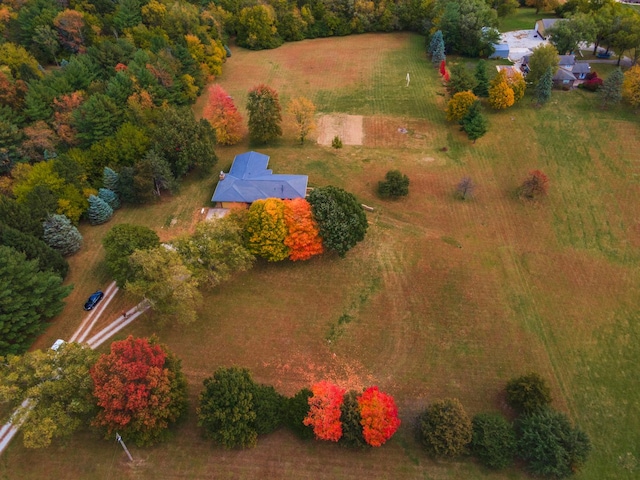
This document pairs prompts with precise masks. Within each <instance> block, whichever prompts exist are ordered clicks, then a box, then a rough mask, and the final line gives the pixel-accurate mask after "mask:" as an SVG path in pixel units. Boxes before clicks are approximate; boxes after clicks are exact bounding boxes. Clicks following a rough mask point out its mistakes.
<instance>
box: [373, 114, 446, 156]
mask: <svg viewBox="0 0 640 480" xmlns="http://www.w3.org/2000/svg"><path fill="white" fill-rule="evenodd" d="M434 132H435V130H434V128H433V126H432V125H430V124H429V122H427V121H425V120H420V119H409V120H407V119H404V118H397V117H381V116H375V117H365V119H364V142H363V145H365V146H366V147H373V148H381V147H382V148H384V147H402V148H412V147H418V148H419V147H422V146H424V145H425V142H428V141H429V140H431V139H432V138H433V137H434Z"/></svg>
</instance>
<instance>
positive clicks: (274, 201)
mask: <svg viewBox="0 0 640 480" xmlns="http://www.w3.org/2000/svg"><path fill="white" fill-rule="evenodd" d="M284 212H285V204H284V201H282V200H280V199H279V198H267V199H266V200H256V201H255V202H253V203H252V204H251V207H249V215H248V218H247V224H246V227H245V228H246V232H247V237H248V248H249V251H250V252H251V253H252V254H254V255H257V256H260V257H262V258H264V259H266V260H268V261H270V262H279V261H281V260H284V259H285V258H287V257H288V256H289V253H290V252H289V247H287V245H286V244H285V239H286V238H287V234H288V231H287V223H286V221H285V213H284Z"/></svg>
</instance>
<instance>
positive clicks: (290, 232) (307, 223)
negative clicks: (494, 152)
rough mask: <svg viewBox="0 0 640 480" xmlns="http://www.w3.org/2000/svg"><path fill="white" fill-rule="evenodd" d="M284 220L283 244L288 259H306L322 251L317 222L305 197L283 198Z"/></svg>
mask: <svg viewBox="0 0 640 480" xmlns="http://www.w3.org/2000/svg"><path fill="white" fill-rule="evenodd" d="M284 220H285V223H286V226H287V236H286V237H285V239H284V244H285V246H286V247H287V248H288V249H289V260H293V261H297V260H308V259H309V258H311V257H313V256H315V255H320V254H321V253H322V252H323V251H324V248H323V246H322V237H320V229H319V227H318V223H317V222H316V220H315V218H314V217H313V213H312V211H311V205H310V204H309V202H307V200H306V199H304V198H295V199H293V200H285V202H284Z"/></svg>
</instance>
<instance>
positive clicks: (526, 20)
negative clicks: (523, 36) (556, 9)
mask: <svg viewBox="0 0 640 480" xmlns="http://www.w3.org/2000/svg"><path fill="white" fill-rule="evenodd" d="M541 18H555V14H554V13H553V12H539V13H536V9H535V8H518V9H517V10H516V11H515V13H513V14H512V15H507V16H506V17H502V18H501V19H500V21H499V28H500V31H501V32H511V31H513V30H533V27H534V25H535V23H536V20H540V19H541Z"/></svg>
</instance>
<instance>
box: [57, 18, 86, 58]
mask: <svg viewBox="0 0 640 480" xmlns="http://www.w3.org/2000/svg"><path fill="white" fill-rule="evenodd" d="M53 25H54V26H55V27H56V29H57V30H58V39H59V40H60V43H61V44H62V46H63V47H65V48H67V49H68V50H69V51H70V52H71V53H85V51H86V45H85V31H84V30H85V22H84V16H83V15H82V13H80V12H78V11H77V10H69V9H67V10H64V11H62V12H60V13H58V15H57V16H56V18H54V19H53Z"/></svg>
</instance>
